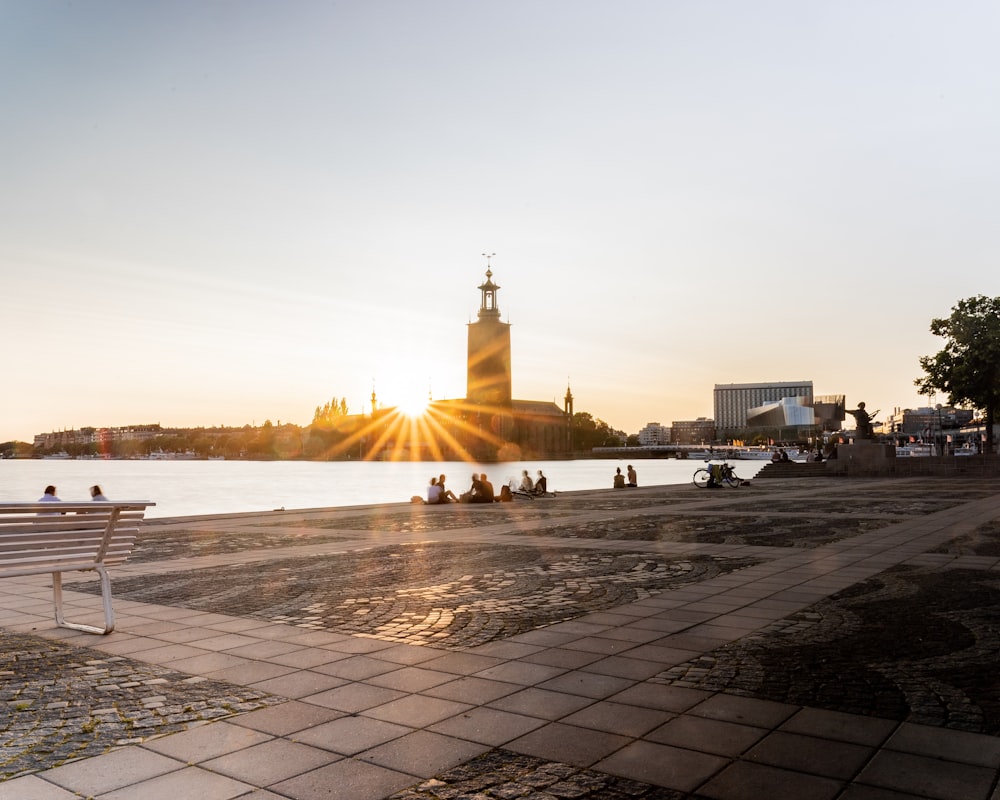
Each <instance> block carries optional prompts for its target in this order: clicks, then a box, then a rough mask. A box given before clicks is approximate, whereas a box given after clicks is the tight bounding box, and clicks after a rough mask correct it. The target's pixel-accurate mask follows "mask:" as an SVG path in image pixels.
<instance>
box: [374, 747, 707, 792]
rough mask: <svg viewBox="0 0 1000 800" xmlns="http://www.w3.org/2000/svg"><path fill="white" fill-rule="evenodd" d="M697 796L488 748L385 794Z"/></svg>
mask: <svg viewBox="0 0 1000 800" xmlns="http://www.w3.org/2000/svg"><path fill="white" fill-rule="evenodd" d="M508 798H509V799H510V800H514V798H516V799H517V800H570V799H571V798H572V800H698V798H697V797H696V796H695V795H692V794H688V793H686V792H675V791H673V790H671V789H663V788H660V787H657V786H650V785H649V784H646V783H639V782H637V781H630V780H626V779H625V778H616V777H615V776H613V775H606V774H604V773H602V772H594V771H593V770H589V769H580V768H579V767H571V766H569V765H568V764H560V763H558V762H554V761H544V760H542V759H540V758H534V757H532V756H525V755H520V754H518V753H511V752H509V751H507V750H500V749H497V750H491V751H490V752H488V753H484V754H483V755H481V756H479V758H475V759H473V760H472V761H469V762H467V763H465V764H463V765H462V766H460V767H455V768H454V769H450V770H448V771H447V772H443V773H441V774H440V775H437V776H435V777H434V778H431V779H430V780H428V781H425V782H423V783H421V784H418V785H416V786H414V787H412V788H410V789H407V790H405V791H402V792H397V793H396V794H394V795H392V797H391V798H389V800H508Z"/></svg>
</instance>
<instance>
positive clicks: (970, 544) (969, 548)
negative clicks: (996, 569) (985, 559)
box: [931, 520, 1000, 556]
mask: <svg viewBox="0 0 1000 800" xmlns="http://www.w3.org/2000/svg"><path fill="white" fill-rule="evenodd" d="M931 552H932V553H949V554H953V555H970V554H971V555H977V556H1000V520H992V521H990V522H987V523H985V524H984V525H980V526H979V527H978V528H976V530H974V531H973V532H972V533H970V534H969V535H968V536H958V537H956V538H954V539H952V540H951V541H950V542H948V543H946V544H943V545H941V547H937V548H935V549H934V550H931Z"/></svg>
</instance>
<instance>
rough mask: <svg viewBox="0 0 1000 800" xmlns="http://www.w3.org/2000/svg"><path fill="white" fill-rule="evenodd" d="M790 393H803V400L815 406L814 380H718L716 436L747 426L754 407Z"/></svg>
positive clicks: (777, 400)
mask: <svg viewBox="0 0 1000 800" xmlns="http://www.w3.org/2000/svg"><path fill="white" fill-rule="evenodd" d="M786 397H802V398H804V400H802V401H800V402H801V404H802V405H805V406H811V405H812V402H813V383H812V381H787V382H780V383H717V384H715V428H716V436H718V437H719V438H727V436H728V435H729V434H730V433H733V432H736V431H742V430H743V429H744V428H746V426H747V412H748V411H749V410H750V409H752V408H759V407H760V406H764V405H767V404H769V403H777V402H779V401H781V400H783V399H784V398H786Z"/></svg>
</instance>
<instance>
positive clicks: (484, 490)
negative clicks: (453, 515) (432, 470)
mask: <svg viewBox="0 0 1000 800" xmlns="http://www.w3.org/2000/svg"><path fill="white" fill-rule="evenodd" d="M444 482H445V476H444V475H439V476H438V477H436V478H431V482H430V484H429V485H428V486H427V499H426V500H424V502H425V503H426V504H427V505H437V504H439V503H492V502H494V501H498V502H499V501H503V500H511V499H513V494H517V493H520V494H529V495H532V496H534V495H544V494H546V492H547V491H548V481H547V479H546V477H545V476H544V475H543V474H542V471H541V470H538V478H537V479H536V480H532V479H531V476H530V475H529V474H528V470H523V471H522V472H521V482H520V484H519V485H518V486H517V487H515V486H514V481H511V482H510V485H504V486H501V487H500V495H499V496H497V494H496V493H495V492H494V490H493V484H492V483H490V482H489V480H488V479H487V478H486V473H485V472H483V473H475V472H474V473H473V474H472V485H471V486H470V487H469V491H467V492H462V494H461V495H460V496H458V497H456V496H455V493H454V492H452V491H451V490H450V489H448V488H446V487H445V485H444ZM414 499H415V500H417V499H419V498H414Z"/></svg>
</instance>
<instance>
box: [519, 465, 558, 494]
mask: <svg viewBox="0 0 1000 800" xmlns="http://www.w3.org/2000/svg"><path fill="white" fill-rule="evenodd" d="M510 489H511V491H512V492H514V493H515V494H527V495H531V496H532V497H535V496H539V497H540V496H543V495H545V494H548V491H549V479H548V478H546V477H545V475H543V474H542V471H541V470H538V477H537V478H535V479H534V480H532V479H531V476H530V475H529V474H528V470H526V469H523V470H521V480H520V482H519V483H516V484H515V481H514V480H513V479H511V482H510Z"/></svg>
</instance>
